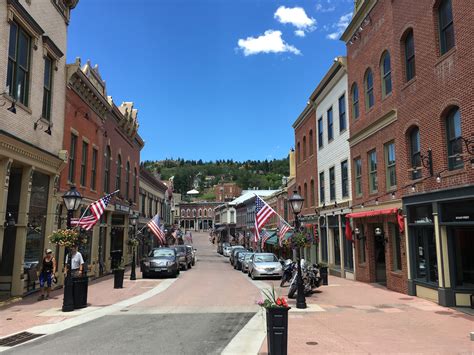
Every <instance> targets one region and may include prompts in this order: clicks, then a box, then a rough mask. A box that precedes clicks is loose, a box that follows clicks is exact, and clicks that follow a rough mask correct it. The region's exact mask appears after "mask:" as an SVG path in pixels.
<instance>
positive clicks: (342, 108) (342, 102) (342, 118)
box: [339, 95, 347, 132]
mask: <svg viewBox="0 0 474 355" xmlns="http://www.w3.org/2000/svg"><path fill="white" fill-rule="evenodd" d="M346 128H347V123H346V95H342V96H341V97H340V98H339V132H342V131H345V130H346Z"/></svg>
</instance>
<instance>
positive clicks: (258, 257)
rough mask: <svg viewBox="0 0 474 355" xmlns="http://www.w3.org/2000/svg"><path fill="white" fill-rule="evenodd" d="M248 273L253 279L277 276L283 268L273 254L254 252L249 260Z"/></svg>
mask: <svg viewBox="0 0 474 355" xmlns="http://www.w3.org/2000/svg"><path fill="white" fill-rule="evenodd" d="M248 275H249V276H250V277H251V278H252V280H255V279H256V278H257V277H277V278H281V276H282V275H283V268H282V266H281V264H280V262H279V261H278V258H277V257H276V256H275V254H271V253H256V254H254V255H253V257H252V259H251V260H250V262H249V271H248Z"/></svg>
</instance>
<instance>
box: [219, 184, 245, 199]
mask: <svg viewBox="0 0 474 355" xmlns="http://www.w3.org/2000/svg"><path fill="white" fill-rule="evenodd" d="M241 193H242V189H241V188H240V187H239V186H237V184H236V183H235V182H223V183H220V184H218V185H214V194H215V196H216V201H217V202H228V201H232V200H233V199H235V198H237V197H239V196H240V194H241Z"/></svg>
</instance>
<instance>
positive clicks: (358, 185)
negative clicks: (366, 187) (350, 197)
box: [354, 158, 362, 196]
mask: <svg viewBox="0 0 474 355" xmlns="http://www.w3.org/2000/svg"><path fill="white" fill-rule="evenodd" d="M354 169H355V193H356V196H361V195H362V160H361V159H360V158H357V159H354Z"/></svg>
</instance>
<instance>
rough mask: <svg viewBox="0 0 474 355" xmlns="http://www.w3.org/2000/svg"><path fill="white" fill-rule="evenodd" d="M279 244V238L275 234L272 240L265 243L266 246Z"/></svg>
mask: <svg viewBox="0 0 474 355" xmlns="http://www.w3.org/2000/svg"><path fill="white" fill-rule="evenodd" d="M277 243H278V237H277V235H276V233H275V234H273V235H272V236H271V237H270V238H268V239H267V240H266V242H265V244H268V245H275V244H277Z"/></svg>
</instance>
